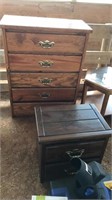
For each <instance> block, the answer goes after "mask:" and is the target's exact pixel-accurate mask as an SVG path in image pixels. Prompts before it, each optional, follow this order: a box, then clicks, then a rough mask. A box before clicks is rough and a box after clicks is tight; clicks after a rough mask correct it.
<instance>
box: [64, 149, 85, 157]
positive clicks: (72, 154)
mask: <svg viewBox="0 0 112 200" xmlns="http://www.w3.org/2000/svg"><path fill="white" fill-rule="evenodd" d="M84 151H85V149H73V150H72V151H66V154H67V156H68V157H69V158H70V159H73V158H76V157H78V158H80V157H81V156H82V154H83V153H84Z"/></svg>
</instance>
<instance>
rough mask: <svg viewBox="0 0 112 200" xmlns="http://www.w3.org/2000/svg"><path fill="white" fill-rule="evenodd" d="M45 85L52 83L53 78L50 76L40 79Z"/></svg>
mask: <svg viewBox="0 0 112 200" xmlns="http://www.w3.org/2000/svg"><path fill="white" fill-rule="evenodd" d="M39 81H40V82H41V83H42V84H43V85H48V84H49V83H52V81H53V79H49V78H43V79H40V80H39Z"/></svg>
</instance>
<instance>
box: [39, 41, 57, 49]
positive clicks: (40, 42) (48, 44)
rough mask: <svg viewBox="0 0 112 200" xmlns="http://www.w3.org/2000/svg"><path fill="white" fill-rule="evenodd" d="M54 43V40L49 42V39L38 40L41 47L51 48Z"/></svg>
mask: <svg viewBox="0 0 112 200" xmlns="http://www.w3.org/2000/svg"><path fill="white" fill-rule="evenodd" d="M54 44H55V42H50V41H49V40H45V41H39V45H40V46H41V47H42V48H51V47H53V46H54Z"/></svg>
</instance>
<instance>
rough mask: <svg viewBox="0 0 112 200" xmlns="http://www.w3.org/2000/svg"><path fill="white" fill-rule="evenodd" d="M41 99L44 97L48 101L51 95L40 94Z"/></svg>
mask: <svg viewBox="0 0 112 200" xmlns="http://www.w3.org/2000/svg"><path fill="white" fill-rule="evenodd" d="M39 95H40V97H42V98H43V99H47V98H48V97H50V94H48V93H42V94H39Z"/></svg>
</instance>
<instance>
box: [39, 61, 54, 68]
mask: <svg viewBox="0 0 112 200" xmlns="http://www.w3.org/2000/svg"><path fill="white" fill-rule="evenodd" d="M39 64H40V65H41V66H42V67H51V66H52V65H53V62H52V61H50V60H43V61H39Z"/></svg>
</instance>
